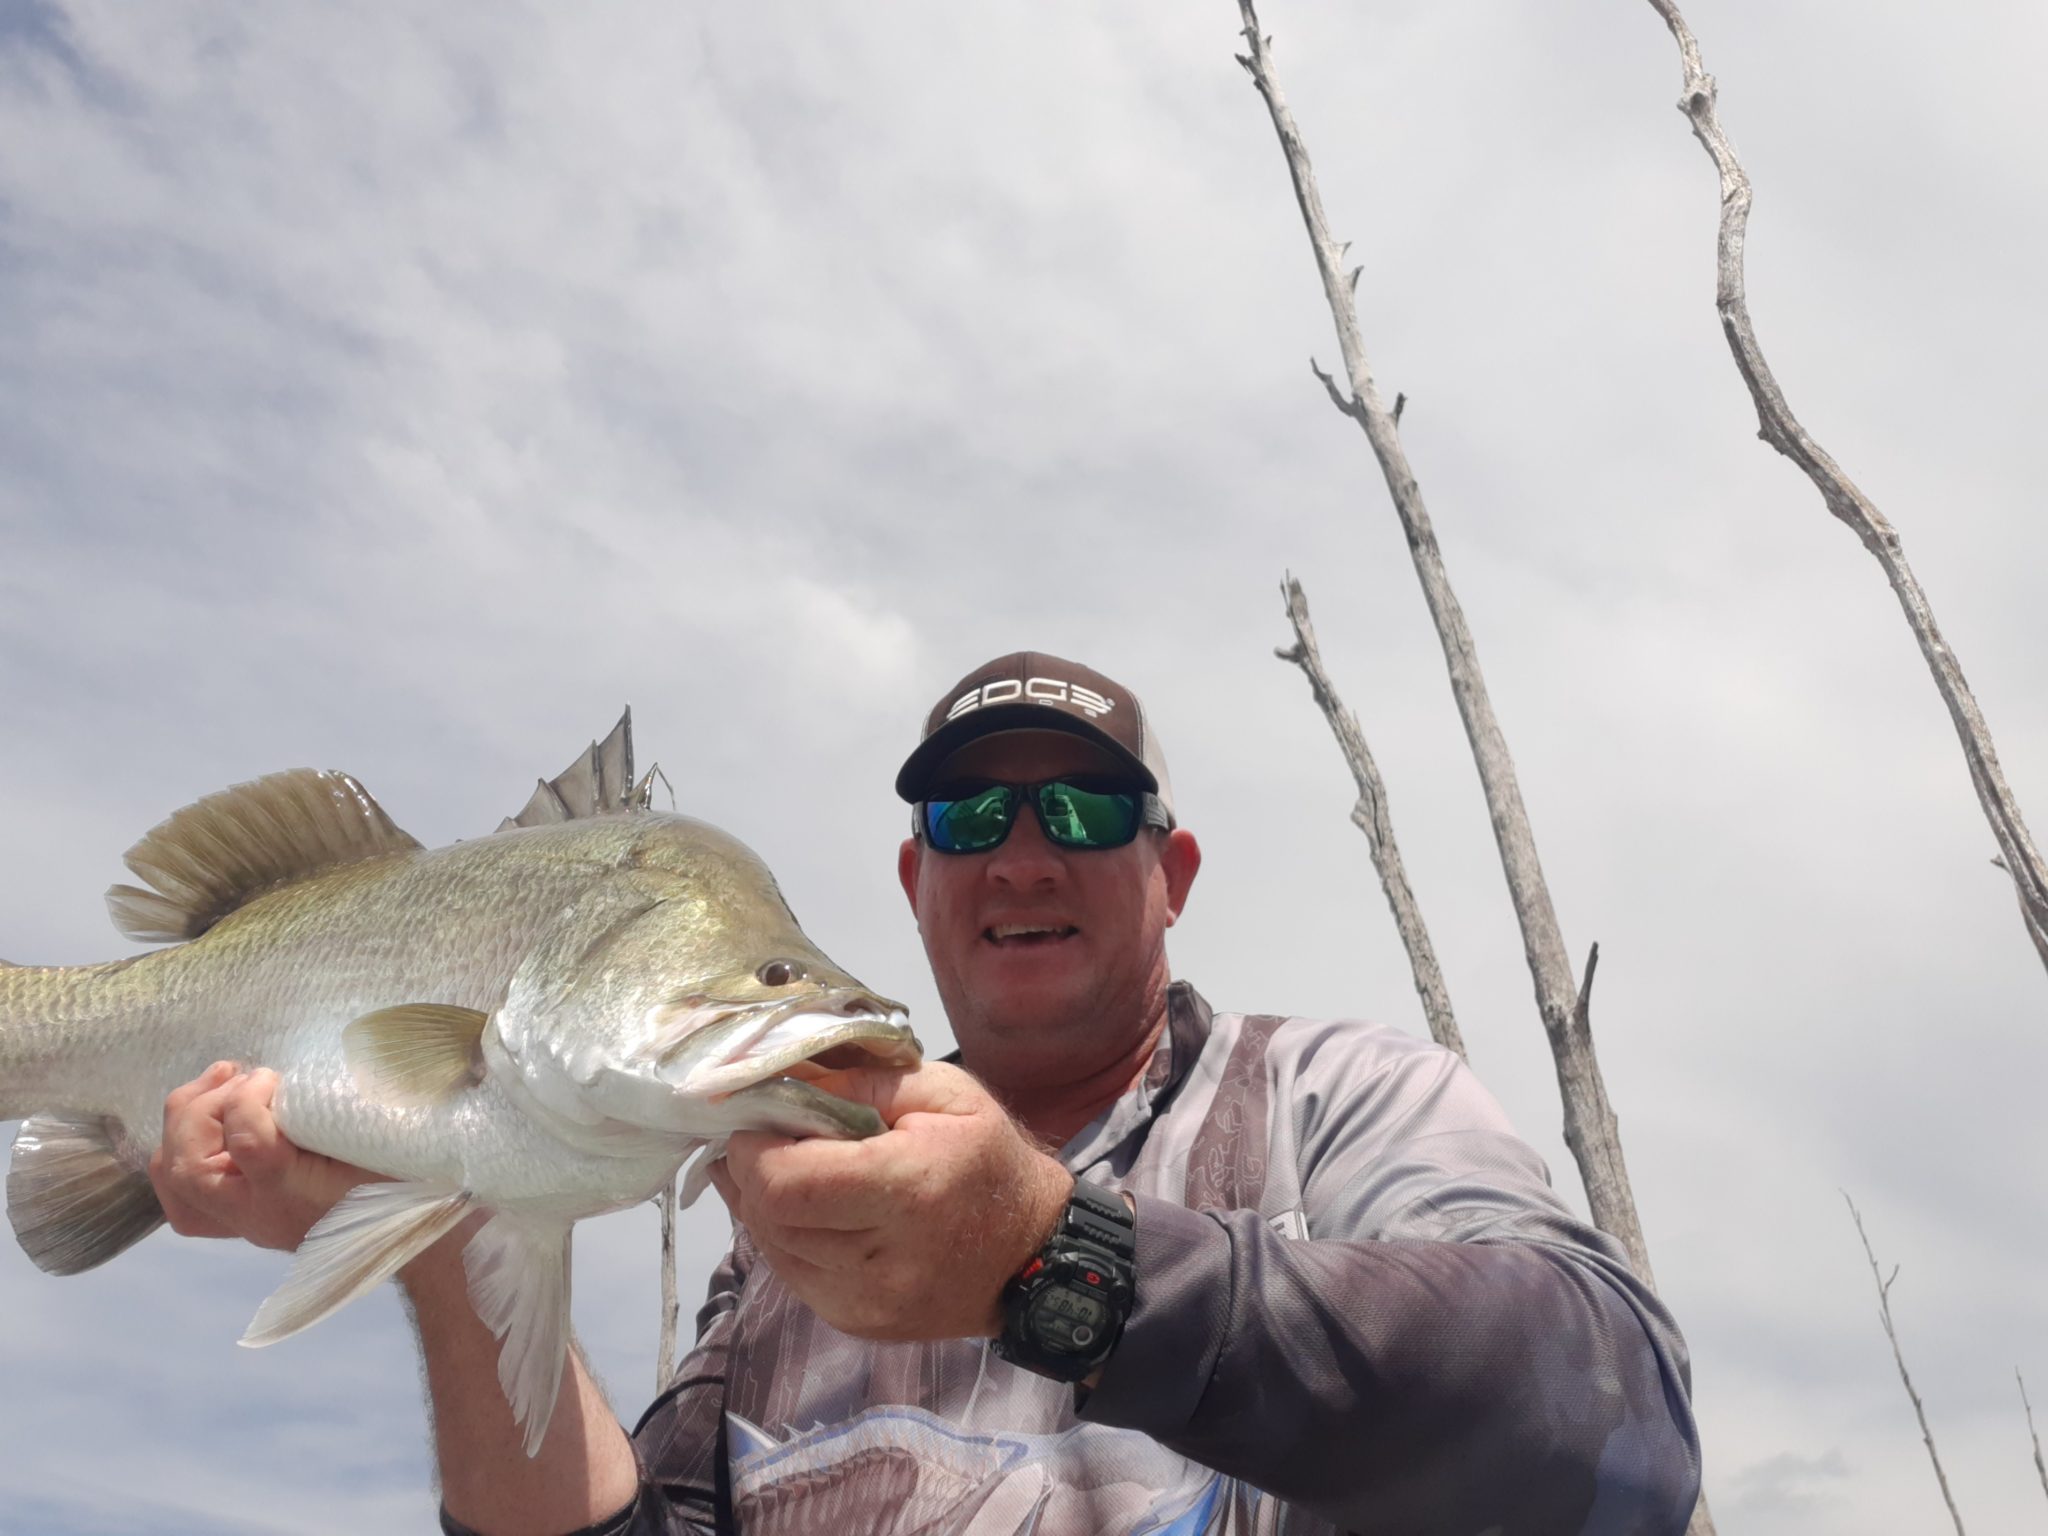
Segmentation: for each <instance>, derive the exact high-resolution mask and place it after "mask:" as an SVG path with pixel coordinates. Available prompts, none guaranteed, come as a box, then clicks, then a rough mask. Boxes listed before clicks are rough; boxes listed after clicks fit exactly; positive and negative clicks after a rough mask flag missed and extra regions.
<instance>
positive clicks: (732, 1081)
mask: <svg viewBox="0 0 2048 1536" xmlns="http://www.w3.org/2000/svg"><path fill="white" fill-rule="evenodd" d="M675 1022H676V1023H677V1024H678V1025H680V1026H681V1027H682V1032H681V1034H680V1037H679V1038H676V1039H675V1041H674V1043H673V1044H672V1045H670V1046H669V1047H668V1048H667V1049H666V1050H664V1051H663V1052H662V1054H661V1056H660V1059H659V1066H658V1068H657V1070H658V1072H659V1075H660V1077H661V1078H662V1080H663V1081H664V1082H666V1083H668V1084H669V1085H670V1086H671V1087H672V1088H673V1089H674V1090H675V1091H676V1092H678V1093H682V1094H688V1095H690V1096H692V1097H699V1098H703V1099H706V1100H709V1101H710V1102H712V1103H717V1102H718V1101H719V1100H721V1099H724V1098H727V1097H728V1096H730V1095H732V1094H734V1093H737V1092H739V1091H740V1090H741V1089H743V1088H751V1087H753V1086H754V1085H755V1084H757V1083H765V1082H769V1081H771V1080H773V1079H776V1078H793V1079H796V1080H798V1081H802V1082H815V1081H816V1080H818V1079H819V1078H822V1077H824V1076H825V1075H826V1074H827V1073H830V1072H833V1071H839V1070H843V1069H845V1068H847V1067H897V1068H907V1067H914V1066H916V1065H917V1064H918V1063H919V1062H920V1061H922V1060H923V1059H924V1049H923V1047H922V1046H921V1045H920V1044H919V1043H918V1039H917V1036H916V1035H915V1034H914V1033H912V1032H911V1028H910V1015H909V1012H908V1010H907V1009H905V1008H904V1006H903V1005H902V1004H901V1003H895V1002H891V1001H889V1000H888V999H887V998H881V997H876V996H874V995H873V994H872V993H868V992H857V991H836V992H817V993H812V994H810V995H808V996H804V997H793V998H789V999H787V1000H785V1001H782V1002H773V1003H767V1004H762V1003H742V1004H728V1005H723V1006H721V1005H719V1004H718V1003H716V1002H708V1003H706V1004H704V1005H702V1006H700V1007H698V1008H696V1009H693V1010H691V1011H690V1013H689V1014H688V1015H685V1016H681V1017H679V1018H678V1019H677V1020H676V1021H675Z"/></svg>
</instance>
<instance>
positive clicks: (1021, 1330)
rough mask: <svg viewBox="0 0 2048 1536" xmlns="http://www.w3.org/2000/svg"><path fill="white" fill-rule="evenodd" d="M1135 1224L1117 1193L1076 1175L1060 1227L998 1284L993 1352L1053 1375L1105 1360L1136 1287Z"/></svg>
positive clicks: (1074, 1373)
mask: <svg viewBox="0 0 2048 1536" xmlns="http://www.w3.org/2000/svg"><path fill="white" fill-rule="evenodd" d="M1135 1230H1136V1228H1135V1223H1133V1221H1132V1220H1131V1211H1130V1207H1129V1206H1127V1205H1125V1204H1124V1197H1123V1196H1122V1195H1120V1194H1118V1193H1117V1192H1116V1191H1114V1190H1111V1189H1105V1188H1103V1187H1102V1186H1101V1185H1100V1184H1090V1183H1087V1182H1085V1181H1084V1180H1080V1179H1076V1180H1075V1181H1074V1194H1073V1198H1071V1199H1070V1200H1068V1202H1067V1208H1066V1210H1065V1211H1064V1212H1063V1213H1061V1216H1060V1224H1059V1229H1058V1230H1057V1231H1055V1232H1054V1233H1053V1235H1052V1238H1051V1239H1050V1240H1049V1241H1048V1242H1047V1243H1046V1245H1045V1246H1044V1247H1043V1248H1041V1249H1040V1250H1039V1251H1038V1253H1037V1255H1036V1256H1034V1257H1033V1258H1032V1260H1031V1262H1030V1263H1028V1264H1026V1265H1025V1266H1024V1268H1023V1269H1021V1270H1020V1271H1018V1273H1017V1275H1016V1277H1015V1278H1014V1279H1012V1280H1011V1281H1010V1282H1009V1283H1008V1284H1007V1285H1005V1286H1004V1287H1003V1296H1002V1303H1003V1331H1002V1333H1001V1334H1000V1335H999V1336H998V1337H997V1339H996V1341H995V1350H996V1353H997V1354H998V1355H1001V1356H1002V1357H1003V1358H1004V1359H1005V1360H1007V1361H1009V1362H1010V1363H1011V1364H1012V1365H1019V1366H1022V1367H1023V1368H1024V1369H1025V1370H1027V1371H1034V1372H1036V1373H1037V1374H1038V1375H1040V1376H1049V1377H1051V1378H1052V1379H1053V1380H1054V1381H1079V1380H1081V1378H1082V1377H1084V1376H1086V1375H1088V1374H1089V1373H1090V1372H1091V1371H1093V1370H1095V1369H1096V1368H1097V1367H1098V1366H1100V1365H1101V1364H1102V1363H1103V1361H1105V1360H1107V1359H1108V1358H1109V1352H1110V1351H1111V1350H1112V1349H1114V1348H1116V1341H1117V1339H1118V1337H1119V1336H1121V1334H1122V1333H1123V1330H1124V1320H1125V1319H1126V1318H1128V1317H1129V1316H1130V1315H1131V1304H1132V1302H1133V1301H1134V1300H1135V1298H1136V1294H1137V1290H1136V1287H1137V1270H1136V1267H1135V1263H1136V1259H1137V1244H1136V1242H1135V1240H1134V1234H1135Z"/></svg>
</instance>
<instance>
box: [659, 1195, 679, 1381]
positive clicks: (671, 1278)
mask: <svg viewBox="0 0 2048 1536" xmlns="http://www.w3.org/2000/svg"><path fill="white" fill-rule="evenodd" d="M654 1203H655V1205H656V1206H658V1207H659V1208H660V1210H661V1344H660V1347H659V1348H658V1350H657V1352H656V1354H655V1361H654V1390H655V1391H656V1392H665V1391H667V1390H668V1384H669V1379H670V1378H671V1377H673V1376H674V1375H675V1373H676V1181H675V1180H674V1179H670V1180H669V1181H668V1183H666V1184H665V1185H663V1186H662V1190H661V1193H660V1194H658V1195H656V1196H655V1197H654Z"/></svg>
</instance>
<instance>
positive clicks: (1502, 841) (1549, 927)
mask: <svg viewBox="0 0 2048 1536" xmlns="http://www.w3.org/2000/svg"><path fill="white" fill-rule="evenodd" d="M1237 9H1238V15H1239V16H1240V17H1241V18H1242V20H1243V22H1244V38H1245V42H1246V44H1247V46H1248V47H1249V49H1250V51H1249V53H1245V54H1240V55H1238V60H1237V61H1238V63H1240V64H1242V65H1243V66H1244V69H1245V73H1247V74H1248V75H1250V76H1251V78H1252V84H1253V85H1254V86H1256V87H1257V88H1258V92H1259V95H1260V96H1261V97H1263V98H1264V100H1265V103H1266V109H1267V111H1268V113H1269V114H1270V115H1271V116H1272V119H1273V130H1274V132H1275V133H1276V134H1278V135H1279V138H1280V148H1281V152H1282V153H1283V154H1284V155H1285V156H1286V159H1287V173H1288V175H1289V177H1290V178H1292V180H1293V183H1294V198H1295V202H1296V204H1297V205H1298V206H1299V207H1300V209H1301V217H1302V222H1303V223H1304V224H1305V225H1306V226H1307V227H1308V237H1309V244H1310V246H1311V247H1312V248H1313V249H1314V252H1315V258H1316V270H1317V271H1318V273H1319V274H1320V275H1321V277H1322V280H1323V294H1324V297H1325V298H1327V299H1328V301H1329V305H1330V316H1331V319H1332V320H1333V321H1334V322H1335V323H1336V328H1337V345H1338V348H1339V350H1340V351H1341V352H1342V354H1343V359H1344V374H1345V382H1346V384H1347V385H1348V386H1349V388H1348V392H1347V391H1346V390H1344V389H1340V388H1338V386H1337V381H1336V380H1335V379H1334V378H1332V377H1331V376H1330V375H1329V374H1327V373H1325V372H1324V371H1323V370H1322V369H1321V368H1320V367H1318V366H1317V365H1316V363H1315V362H1314V361H1313V360H1311V361H1310V363H1309V367H1310V369H1311V370H1312V371H1313V372H1314V373H1315V376H1316V377H1317V378H1318V379H1319V380H1321V381H1322V385H1323V388H1324V389H1325V390H1326V391H1327V392H1328V393H1329V396H1330V400H1331V403H1332V404H1334V405H1335V406H1336V407H1337V409H1338V410H1340V411H1342V412H1343V413H1344V414H1345V415H1347V416H1349V417H1351V418H1352V420H1354V421H1356V422H1357V423H1358V425H1359V427H1360V428H1361V429H1362V430H1363V431H1364V433H1365V436H1366V440H1367V441H1368V442H1369V443H1370V444H1371V445H1372V451H1373V455H1374V457H1375V458H1377V459H1378V460H1379V465H1380V472H1381V474H1382V475H1383V476H1384V477H1385V479H1386V482H1387V490H1388V492H1389V494H1390V495H1391V496H1392V497H1393V502H1394V511H1395V513H1396V515H1398V516H1399V518H1400V519H1401V529H1402V532H1403V533H1404V534H1406V535H1407V540H1408V549H1409V552H1410V554H1411V555H1412V556H1413V558H1414V561H1415V574H1416V575H1417V577H1419V578H1420V579H1421V582H1422V595H1423V600H1424V602H1425V603H1427V605H1428V607H1429V614H1430V618H1431V619H1432V620H1433V621H1434V622H1435V624H1436V631H1437V636H1438V639H1439V640H1440V641H1441V642H1442V645H1443V652H1444V662H1445V664H1446V665H1447V666H1448V668H1449V669H1450V677H1451V694H1452V697H1453V698H1454V699H1456V701H1457V705H1458V715H1459V718H1460V719H1462V720H1463V721H1464V724H1465V735H1466V739H1467V740H1468V741H1470V742H1471V745H1472V757H1473V761H1474V762H1475V763H1476V764H1477V765H1478V769H1479V782H1480V787H1481V788H1482V790H1483V791H1484V792H1485V795H1486V809H1487V813H1488V816H1489V817H1490V819H1491V820H1492V823H1493V835H1494V842H1495V843H1496V845H1497V846H1498V847H1499V849H1500V857H1501V868H1502V869H1503V871H1504V872H1505V873H1506V875H1507V882H1508V894H1509V897H1510V899H1511V900H1512V901H1513V903H1514V908H1515V921H1516V922H1517V923H1518V924H1519V925H1520V927H1521V930H1522V949H1523V952H1524V954H1525V955H1526V956H1527V959H1528V962H1529V975H1530V977H1531V979H1532V980H1533V981H1534V983H1535V989H1536V1008H1537V1012H1538V1013H1539V1014H1540V1015H1541V1017H1542V1020H1543V1031H1544V1034H1545V1036H1546V1037H1547V1038H1548V1039H1549V1042H1550V1054H1551V1058H1552V1060H1553V1061H1554V1062H1555V1063H1556V1065H1557V1086H1558V1094H1559V1097H1560V1098H1561V1099H1562V1101H1563V1105H1564V1140H1565V1145H1566V1146H1567V1147H1568V1148H1569V1149H1570V1150H1571V1154H1572V1158H1573V1160H1574V1161H1575V1162H1576V1163H1577V1164H1578V1168H1579V1177H1580V1179H1581V1180H1582V1181H1583V1182H1584V1184H1585V1186H1586V1202H1587V1205H1588V1206H1589V1208H1590V1209H1591V1211H1592V1215H1593V1221H1594V1223H1595V1224H1596V1225H1597V1226H1598V1227H1599V1228H1600V1229H1601V1230H1602V1231H1603V1232H1606V1233H1607V1234H1608V1235H1609V1236H1611V1237H1613V1238H1614V1239H1615V1240H1616V1241H1617V1242H1619V1243H1620V1244H1621V1246H1622V1249H1623V1251H1624V1252H1626V1253H1627V1255H1628V1259H1629V1263H1630V1265H1631V1266H1632V1267H1633V1268H1634V1270H1635V1272H1636V1273H1637V1274H1638V1275H1639V1276H1641V1277H1642V1279H1643V1282H1644V1283H1645V1284H1647V1285H1652V1286H1654V1285H1655V1284H1656V1280H1655V1277H1654V1276H1653V1274H1652V1273H1651V1269H1650V1250H1649V1246H1648V1244H1647V1243H1645V1242H1644V1240H1643V1227H1642V1222H1641V1220H1640V1219H1639V1218H1638V1217H1637V1215H1636V1202H1635V1193H1634V1191H1633V1190H1632V1189H1631V1187H1630V1185H1629V1179H1628V1164H1627V1162H1626V1160H1625V1159H1624V1158H1623V1156H1622V1150H1621V1128H1620V1124H1619V1122H1618V1121H1617V1120H1616V1118H1615V1114H1614V1107H1613V1104H1612V1103H1611V1101H1610V1100H1609V1099H1608V1096H1607V1084H1606V1080H1605V1079H1604V1078H1603V1077H1602V1076H1601V1073H1600V1062H1599V1058H1598V1057H1597V1056H1596V1055H1595V1053H1594V1050H1593V1033H1592V1028H1591V1025H1590V1022H1589V1015H1588V1010H1589V1007H1590V999H1591V988H1592V980H1593V965H1594V963H1595V960H1596V959H1597V951H1596V952H1595V956H1594V958H1592V959H1589V960H1588V962H1587V969H1586V981H1585V984H1584V986H1579V985H1576V984H1575V983H1574V981H1573V978H1572V966H1571V957H1570V956H1569V955H1568V954H1567V953H1566V951H1565V947H1564V935H1563V933H1562V932H1561V931H1560V930H1559V928H1558V923H1557V912H1556V909H1555V908H1554V907H1553V905H1552V903H1551V900H1550V888H1549V887H1548V886H1547V885H1546V884H1545V883H1544V879H1543V868H1542V864H1541V862H1540V861H1539V860H1538V859H1537V856H1536V838H1535V834H1534V833H1533V832H1532V831H1531V830H1530V827H1529V815H1528V812H1527V810H1526V809H1525V808H1524V807H1523V804H1522V791H1521V786H1520V784H1519V783H1518V782H1517V780H1516V777H1515V765H1514V759H1513V758H1512V757H1511V756H1510V755H1509V753H1508V745H1507V739H1506V737H1505V736H1503V735H1502V733H1501V729H1500V723H1499V721H1497V720H1496V719H1495V718H1494V713H1493V702H1492V700H1491V699H1490V698H1489V697H1488V695H1487V691H1486V680H1485V678H1484V677H1483V676H1482V675H1481V673H1480V670H1479V653H1478V649H1477V647H1476V646H1475V645H1474V643H1473V640H1472V632H1471V629H1470V627H1469V626H1468V625H1467V624H1466V622H1465V612H1464V609H1463V608H1462V607H1460V606H1459V603H1458V599H1457V595H1456V594H1455V593H1454V592H1453V591H1452V590H1451V582H1450V577H1449V576H1448V575H1447V574H1446V573H1445V570H1444V561H1443V552H1442V551H1441V550H1440V549H1438V547H1437V542H1436V532H1435V530H1434V529H1433V528H1432V527H1431V525H1430V520H1429V511H1428V508H1427V507H1426V506H1425V505H1424V503H1423V499H1422V489H1421V487H1420V486H1419V485H1418V484H1417V483H1416V480H1415V473H1414V471H1413V470H1412V469H1411V468H1410V467H1409V464H1408V456H1407V454H1406V452H1405V451H1404V450H1403V449H1402V447H1401V438H1400V410H1401V407H1402V406H1403V405H1404V404H1405V403H1406V402H1405V399H1404V397H1401V396H1399V395H1397V396H1396V397H1395V405H1394V409H1393V410H1391V411H1390V410H1388V409H1387V407H1386V403H1385V402H1384V401H1383V400H1382V399H1381V398H1380V393H1379V388H1378V386H1377V384H1375V382H1374V380H1373V375H1372V368H1371V365H1370V364H1369V363H1368V362H1367V360H1366V355H1365V345H1364V342H1363V341H1362V340H1361V338H1360V336H1359V330H1358V310H1357V306H1356V304H1355V303H1354V301H1353V297H1352V295H1353V290H1354V288H1355V287H1356V285H1357V282H1358V278H1359V269H1356V268H1354V269H1353V270H1351V271H1350V272H1348V273H1347V272H1346V271H1344V269H1343V261H1344V250H1345V248H1344V247H1343V246H1342V245H1340V244H1338V242H1337V241H1336V240H1335V239H1334V238H1332V236H1331V234H1330V225H1329V219H1328V217H1327V216H1326V215H1325V214H1324V212H1323V199H1322V194H1321V193H1320V192H1319V191H1318V190H1317V187H1316V179H1315V171H1314V169H1313V168H1312V167H1311V166H1310V164H1309V157H1308V148H1307V146H1306V145H1305V144H1304V143H1303V142H1302V137H1301V130H1300V129H1299V128H1298V127H1296V125H1295V122H1294V114H1293V113H1292V112H1290V111H1289V110H1288V108H1287V102H1286V98H1285V97H1283V96H1282V95H1281V92H1280V87H1279V84H1278V82H1277V81H1276V80H1275V78H1274V74H1273V55H1272V40H1271V39H1270V38H1268V37H1267V36H1266V35H1265V33H1264V32H1262V31H1261V30H1260V28H1259V17H1258V11H1257V8H1256V7H1255V6H1254V5H1253V3H1252V0H1238V6H1237ZM1687 1531H1688V1533H1689V1536H1714V1522H1713V1517H1712V1515H1711V1514H1710V1513H1709V1512H1708V1509H1707V1502H1706V1498H1705V1496H1704V1495H1702V1496H1701V1498H1700V1501H1699V1504H1698V1506H1697V1507H1696V1508H1695V1510H1694V1511H1693V1515H1692V1520H1691V1523H1690V1524H1689V1525H1688V1526H1687Z"/></svg>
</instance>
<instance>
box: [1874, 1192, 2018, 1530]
mask: <svg viewBox="0 0 2048 1536" xmlns="http://www.w3.org/2000/svg"><path fill="white" fill-rule="evenodd" d="M1842 1198H1843V1199H1844V1200H1847V1201H1848V1202H1849V1215H1850V1217H1851V1218H1852V1219H1853V1220H1854V1221H1855V1223H1856V1235H1857V1236H1858V1237H1859V1238H1861V1239H1862V1240H1863V1257H1864V1258H1866V1259H1868V1260H1869V1261H1870V1278H1871V1280H1872V1281H1873V1282H1875V1283H1876V1285H1877V1316H1878V1321H1879V1322H1881V1323H1883V1324H1884V1336H1885V1337H1886V1338H1887V1339H1890V1340H1891V1344H1892V1359H1893V1360H1895V1361H1897V1362H1898V1366H1899V1380H1900V1381H1902V1382H1904V1383H1905V1384H1906V1396H1908V1397H1910V1398H1911V1399H1912V1400H1913V1416H1914V1417H1915V1418H1917V1419H1918V1420H1919V1421H1920V1438H1921V1439H1922V1440H1925V1441H1926V1442H1927V1459H1928V1460H1930V1461H1932V1462H1933V1463H1934V1478H1935V1481H1936V1482H1938V1483H1940V1484H1941V1498H1942V1502H1943V1503H1945V1504H1946V1505H1948V1515H1949V1518H1950V1519H1951V1520H1953V1521H1955V1523H1956V1536H1963V1517H1962V1516H1961V1515H1960V1514H1958V1513H1956V1501H1955V1496H1954V1495H1953V1494H1951V1493H1950V1492H1949V1491H1948V1474H1947V1473H1946V1472H1944V1471H1942V1470H1941V1453H1940V1452H1938V1451H1936V1450H1935V1448H1934V1431H1933V1430H1931V1429H1929V1428H1928V1427H1927V1410H1926V1409H1925V1408H1924V1407H1922V1406H1921V1403H1920V1394H1919V1393H1918V1392H1916V1391H1914V1390H1913V1378H1912V1377H1911V1376H1909V1375H1907V1374H1906V1357H1905V1356H1904V1355H1903V1354H1902V1353H1900V1351H1899V1335H1898V1331H1897V1330H1896V1329H1895V1328H1893V1327H1892V1284H1893V1282H1894V1281H1896V1280H1897V1279H1898V1278H1899V1267H1898V1265H1896V1264H1894V1265H1893V1266H1892V1273H1891V1279H1889V1280H1882V1279H1879V1278H1878V1272H1877V1255H1876V1254H1875V1253H1873V1252H1871V1250H1870V1234H1869V1233H1867V1232H1865V1231H1864V1230H1863V1213H1862V1212H1861V1211H1859V1210H1857V1209H1856V1202H1855V1201H1854V1200H1850V1199H1849V1192H1848V1191H1847V1190H1846V1189H1845V1190H1843V1191H1842ZM2031 1422H2032V1421H2031V1420H2029V1424H2031ZM2035 1459H2036V1460H2037V1461H2038V1460H2039V1454H2038V1451H2037V1453H2036V1458H2035Z"/></svg>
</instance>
